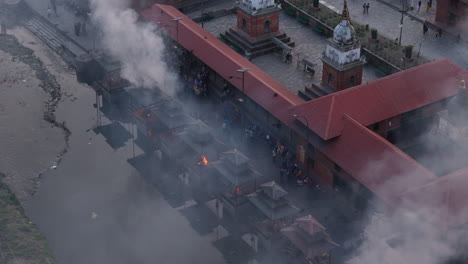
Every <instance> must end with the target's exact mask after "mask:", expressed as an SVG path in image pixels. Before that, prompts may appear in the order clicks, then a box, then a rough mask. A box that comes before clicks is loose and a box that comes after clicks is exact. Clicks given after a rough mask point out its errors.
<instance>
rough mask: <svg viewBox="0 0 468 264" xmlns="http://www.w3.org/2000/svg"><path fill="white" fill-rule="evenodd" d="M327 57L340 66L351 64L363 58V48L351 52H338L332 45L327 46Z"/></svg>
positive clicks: (358, 47) (356, 48)
mask: <svg viewBox="0 0 468 264" xmlns="http://www.w3.org/2000/svg"><path fill="white" fill-rule="evenodd" d="M325 57H327V58H328V59H330V60H331V61H333V62H334V63H336V64H338V65H343V64H347V63H351V62H354V61H357V60H359V59H360V58H361V47H360V46H357V47H355V48H353V49H350V50H338V49H336V48H335V47H333V46H332V45H327V49H326V51H325Z"/></svg>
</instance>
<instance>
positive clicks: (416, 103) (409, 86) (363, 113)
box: [293, 59, 464, 139]
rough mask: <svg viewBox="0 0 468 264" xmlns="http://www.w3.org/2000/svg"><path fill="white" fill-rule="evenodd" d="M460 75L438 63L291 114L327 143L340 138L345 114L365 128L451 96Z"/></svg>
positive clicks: (445, 63) (446, 64) (324, 99)
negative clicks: (337, 137) (300, 118)
mask: <svg viewBox="0 0 468 264" xmlns="http://www.w3.org/2000/svg"><path fill="white" fill-rule="evenodd" d="M463 72H464V70H463V68H461V67H459V66H457V65H455V64H454V63H452V62H450V61H449V60H447V59H441V60H437V61H433V62H429V63H426V64H423V65H420V66H416V67H414V68H411V69H408V70H406V71H402V72H399V73H395V74H392V75H389V76H387V77H385V78H381V79H378V80H374V81H372V82H369V83H366V84H361V85H358V86H356V87H353V88H350V89H346V90H343V91H341V92H337V93H333V94H330V95H328V96H325V97H322V98H319V99H316V100H312V101H310V102H307V103H305V104H303V105H300V106H298V107H297V108H296V109H294V111H293V112H294V113H295V114H298V115H303V116H305V117H307V119H308V120H309V125H310V127H311V129H312V130H314V132H315V133H317V134H318V135H319V136H320V137H322V138H323V139H330V138H333V137H336V136H339V135H341V133H342V130H343V120H344V118H343V116H344V115H345V114H347V115H349V116H350V117H352V118H353V119H354V120H356V121H357V122H359V123H361V124H363V125H364V126H368V125H371V124H374V123H376V122H379V121H382V120H385V119H387V118H390V117H394V116H397V115H400V114H402V113H405V112H408V111H411V110H414V109H417V108H419V107H422V106H424V105H427V104H430V103H434V102H437V101H440V100H442V99H444V98H446V97H449V96H452V95H454V94H455V93H456V91H457V89H458V84H459V81H460V79H459V78H460V75H461V74H462V73H463ZM300 121H301V122H304V121H303V120H300Z"/></svg>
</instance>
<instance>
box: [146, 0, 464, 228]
mask: <svg viewBox="0 0 468 264" xmlns="http://www.w3.org/2000/svg"><path fill="white" fill-rule="evenodd" d="M142 16H143V17H144V18H146V19H147V20H149V21H152V22H154V23H156V24H157V25H166V26H164V27H162V29H163V30H165V31H166V32H168V33H169V34H170V35H171V37H172V38H173V39H178V40H179V43H180V44H181V45H182V46H183V47H184V48H185V49H187V50H189V51H192V52H193V54H194V55H195V56H197V57H198V58H199V59H200V60H202V61H203V62H204V63H205V64H206V65H208V66H209V67H210V68H212V69H216V72H217V73H218V74H219V75H221V76H222V77H223V78H224V79H226V80H228V81H230V82H231V83H232V84H233V85H234V86H235V87H237V88H238V89H239V90H241V89H242V86H241V85H242V82H241V80H238V79H229V78H228V77H229V76H233V75H234V76H235V75H236V74H239V73H237V72H236V70H237V69H239V68H243V67H247V68H251V70H249V71H248V72H246V73H245V84H246V85H245V93H246V95H247V96H248V97H249V98H251V99H252V100H254V101H255V102H256V103H258V104H259V105H260V106H262V107H263V108H264V109H266V110H267V111H269V112H270V114H272V115H273V116H275V117H276V118H277V119H279V120H280V121H282V122H283V123H284V124H286V125H289V126H290V127H291V128H292V129H294V130H296V132H298V133H299V134H303V131H301V130H299V129H298V128H297V127H295V126H294V125H293V121H294V119H293V118H292V115H293V114H297V115H302V116H305V117H306V118H307V119H308V122H309V126H310V128H311V129H312V130H313V131H314V132H315V133H317V134H318V135H319V136H320V137H322V138H323V139H325V140H327V141H326V143H325V144H322V145H320V146H317V147H318V148H319V149H320V150H321V151H322V152H323V153H324V154H325V155H326V156H328V157H329V158H330V159H332V160H333V161H334V162H336V163H337V164H338V165H339V166H341V167H342V168H343V169H344V170H345V171H347V172H348V173H350V174H351V175H352V176H353V177H354V178H356V179H357V180H358V181H359V182H360V183H361V184H363V185H364V186H366V187H367V188H368V189H369V190H371V191H372V192H373V193H375V194H376V195H377V196H378V197H379V198H380V199H382V200H383V201H386V202H387V203H388V204H389V205H392V206H394V205H397V204H398V202H400V201H401V200H402V199H400V198H401V197H400V196H401V194H402V193H405V197H404V198H405V200H413V199H415V198H417V197H418V196H419V195H420V194H422V193H424V191H423V190H428V191H427V193H426V195H429V193H431V192H432V193H433V195H434V196H435V197H436V198H434V199H435V201H436V203H437V204H438V205H439V206H442V207H443V206H444V203H442V202H440V201H450V202H451V203H449V204H450V206H448V207H447V209H440V210H441V211H439V213H440V212H442V213H445V212H450V213H453V212H455V209H456V210H458V211H460V210H461V209H463V210H462V211H463V213H462V214H458V215H457V216H460V218H457V219H451V220H449V221H450V224H451V225H455V224H461V223H465V222H466V220H468V212H466V213H465V211H466V210H468V208H467V206H466V205H464V203H463V201H466V200H467V199H466V198H468V197H467V196H468V195H467V194H465V193H466V192H465V191H464V190H463V186H467V182H466V181H467V177H466V174H463V175H462V173H461V172H459V173H458V174H457V173H454V174H451V175H447V176H444V177H442V178H441V179H438V178H437V177H436V176H435V175H434V174H433V173H431V172H430V171H428V170H427V169H425V168H424V167H423V166H421V165H420V164H419V163H417V162H416V161H415V160H413V159H412V158H411V157H409V156H408V155H406V154H405V153H404V152H402V151H401V150H400V149H398V148H397V147H395V146H394V145H392V144H391V143H389V142H388V141H387V140H385V139H384V138H382V137H380V136H379V135H377V134H375V133H374V132H372V131H370V130H369V129H367V128H366V127H365V126H367V125H370V124H373V123H376V122H378V121H382V120H385V119H387V118H390V117H393V116H396V115H399V114H402V113H405V112H407V111H411V110H413V109H416V108H419V107H421V106H424V105H427V104H430V103H433V102H436V101H439V100H441V99H444V98H446V97H449V96H451V95H453V94H455V92H456V90H457V87H458V81H459V77H460V75H461V74H465V76H466V77H468V75H466V74H467V73H466V71H464V70H463V69H462V68H461V67H458V66H457V65H455V64H453V63H451V62H450V61H448V60H447V59H441V60H437V61H434V62H431V63H427V64H424V65H421V66H418V67H414V68H411V69H409V70H406V71H403V72H400V73H396V74H393V75H390V76H387V77H385V78H381V79H378V80H375V81H372V82H369V83H366V84H362V85H359V86H356V87H354V88H350V89H347V90H344V91H341V92H338V93H334V94H331V95H328V96H325V97H322V98H319V99H316V100H312V101H310V102H307V103H305V102H303V101H302V100H301V99H300V98H299V97H298V96H296V95H295V94H293V93H292V92H291V91H289V90H288V89H287V88H285V87H284V86H283V85H281V84H280V83H279V82H277V81H276V80H275V79H273V78H272V77H271V76H269V75H268V74H266V73H265V72H263V71H262V70H261V69H259V68H258V67H257V66H255V65H254V64H252V63H251V62H249V61H248V60H246V59H245V58H243V57H242V56H241V55H239V54H238V53H236V52H235V51H234V50H232V49H231V48H229V47H228V46H226V45H225V44H224V43H222V42H221V41H219V40H218V39H217V38H216V37H214V36H213V35H211V34H210V33H208V32H207V31H205V30H204V29H202V28H201V27H200V26H198V25H197V24H196V23H195V22H193V21H192V20H191V19H189V18H188V17H186V16H185V15H183V14H182V13H180V12H179V11H178V10H177V9H175V8H174V7H171V6H164V5H155V6H153V7H152V8H150V9H147V10H145V11H144V12H143V13H142ZM177 17H183V19H182V20H179V22H178V37H177V31H176V30H175V29H174V26H175V25H176V24H175V23H176V22H174V21H171V19H174V18H177ZM158 22H161V23H160V24H158ZM167 25H171V27H172V28H168V27H167ZM239 77H240V74H239ZM275 94H276V96H274V95H275ZM298 120H300V121H301V122H304V121H303V120H302V119H298ZM311 143H313V142H311ZM467 170H468V169H467ZM437 183H439V184H440V185H441V187H440V188H439V187H437V186H438V185H439V184H437ZM454 185H457V186H454ZM420 186H422V187H420ZM414 187H416V189H414V190H410V189H411V188H414ZM419 187H420V188H421V189H418V188H419ZM423 188H424V189H423ZM449 190H450V191H449ZM447 193H449V195H448V196H449V198H448V200H443V197H444V195H443V194H447ZM413 197H414V198H413ZM421 197H425V196H421ZM418 199H419V198H418ZM444 210H445V211H444Z"/></svg>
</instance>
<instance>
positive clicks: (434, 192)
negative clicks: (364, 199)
mask: <svg viewBox="0 0 468 264" xmlns="http://www.w3.org/2000/svg"><path fill="white" fill-rule="evenodd" d="M416 186H417V185H416ZM467 186H468V167H465V168H463V169H460V170H458V171H455V172H453V173H451V174H447V175H445V176H443V177H440V178H439V179H437V180H435V181H432V182H430V183H428V184H425V185H423V186H417V187H413V188H412V189H410V190H408V191H406V192H405V193H404V194H402V196H401V200H402V201H403V203H406V205H407V206H408V207H409V208H412V209H414V210H416V211H418V210H422V211H423V213H428V214H432V215H433V216H435V217H436V221H437V224H439V225H440V226H441V227H442V228H450V227H455V226H459V225H462V224H465V223H466V220H467V219H468V206H467V202H468V192H467V191H466V188H467Z"/></svg>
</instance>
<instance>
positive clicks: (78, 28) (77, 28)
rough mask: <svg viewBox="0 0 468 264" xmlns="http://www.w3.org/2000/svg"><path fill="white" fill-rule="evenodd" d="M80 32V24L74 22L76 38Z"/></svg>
mask: <svg viewBox="0 0 468 264" xmlns="http://www.w3.org/2000/svg"><path fill="white" fill-rule="evenodd" d="M80 31H81V23H80V22H76V23H75V35H76V36H77V37H79V36H80Z"/></svg>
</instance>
